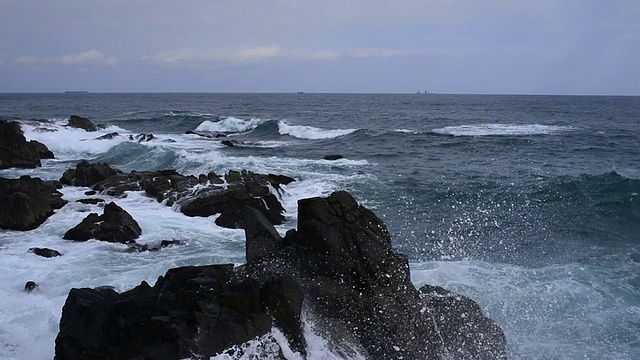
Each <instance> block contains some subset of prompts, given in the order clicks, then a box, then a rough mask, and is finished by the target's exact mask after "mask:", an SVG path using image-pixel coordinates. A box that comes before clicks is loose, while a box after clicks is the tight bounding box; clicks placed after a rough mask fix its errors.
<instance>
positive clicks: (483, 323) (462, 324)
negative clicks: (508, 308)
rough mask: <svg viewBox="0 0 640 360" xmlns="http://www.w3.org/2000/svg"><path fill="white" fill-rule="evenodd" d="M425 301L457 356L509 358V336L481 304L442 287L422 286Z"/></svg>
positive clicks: (426, 306)
mask: <svg viewBox="0 0 640 360" xmlns="http://www.w3.org/2000/svg"><path fill="white" fill-rule="evenodd" d="M419 291H420V295H421V298H422V304H423V305H424V307H425V308H426V309H428V311H429V312H430V313H431V315H432V316H433V319H434V321H435V322H436V324H437V325H438V329H439V335H440V336H442V340H443V341H444V346H445V351H446V352H447V354H454V355H449V358H454V359H483V360H484V359H486V360H492V359H500V358H506V357H505V356H504V354H505V353H506V348H505V345H506V343H507V339H506V338H505V336H504V333H503V332H502V329H500V327H499V326H498V325H497V324H496V323H495V322H494V321H493V320H491V319H489V318H487V317H485V316H484V315H483V314H482V310H481V309H480V306H479V305H478V304H477V303H476V302H475V301H473V300H471V299H469V298H468V297H466V296H462V295H458V294H454V293H452V292H450V291H448V290H446V289H444V288H442V287H440V286H432V285H425V286H423V287H421V288H420V290H419Z"/></svg>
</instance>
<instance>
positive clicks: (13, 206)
mask: <svg viewBox="0 0 640 360" xmlns="http://www.w3.org/2000/svg"><path fill="white" fill-rule="evenodd" d="M58 185H59V184H58V183H56V182H51V181H42V180H41V179H39V178H31V177H30V176H22V177H20V178H19V179H5V178H2V177H0V229H11V230H32V229H35V228H37V227H38V226H40V224H42V223H43V222H44V221H45V220H46V219H47V218H48V217H49V216H51V215H53V211H54V210H56V209H60V208H61V207H63V206H64V205H65V204H66V203H67V201H66V200H64V199H63V198H62V193H60V192H59V191H58V190H57V186H58Z"/></svg>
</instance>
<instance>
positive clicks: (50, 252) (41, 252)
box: [29, 247, 62, 258]
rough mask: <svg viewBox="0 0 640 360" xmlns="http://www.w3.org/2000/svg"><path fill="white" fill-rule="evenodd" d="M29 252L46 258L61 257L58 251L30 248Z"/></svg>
mask: <svg viewBox="0 0 640 360" xmlns="http://www.w3.org/2000/svg"><path fill="white" fill-rule="evenodd" d="M29 252H30V253H34V254H36V255H38V256H42V257H46V258H52V257H57V256H62V254H61V253H60V251H58V250H54V249H49V248H39V247H32V248H30V249H29Z"/></svg>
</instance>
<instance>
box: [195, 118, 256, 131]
mask: <svg viewBox="0 0 640 360" xmlns="http://www.w3.org/2000/svg"><path fill="white" fill-rule="evenodd" d="M265 121H266V120H262V119H250V120H243V119H239V118H235V117H228V118H224V119H222V120H220V121H210V120H205V121H203V122H201V123H200V125H198V127H197V128H196V130H195V131H206V132H216V133H224V132H246V131H250V130H253V129H255V128H256V127H258V125H260V124H262V123H263V122H265Z"/></svg>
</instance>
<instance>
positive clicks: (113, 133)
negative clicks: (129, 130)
mask: <svg viewBox="0 0 640 360" xmlns="http://www.w3.org/2000/svg"><path fill="white" fill-rule="evenodd" d="M118 136H120V134H118V133H117V132H112V133H108V134H104V135H102V136H98V137H97V138H96V140H111V139H113V138H115V137H118Z"/></svg>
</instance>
